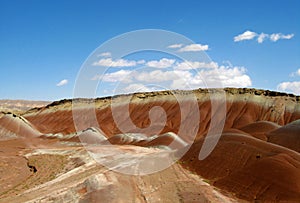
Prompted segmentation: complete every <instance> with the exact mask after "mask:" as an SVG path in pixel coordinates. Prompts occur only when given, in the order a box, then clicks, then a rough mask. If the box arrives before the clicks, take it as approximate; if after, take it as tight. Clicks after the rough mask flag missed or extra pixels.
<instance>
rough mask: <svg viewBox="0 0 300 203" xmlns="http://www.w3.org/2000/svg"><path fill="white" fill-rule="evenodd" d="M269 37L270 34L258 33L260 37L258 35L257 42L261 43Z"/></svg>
mask: <svg viewBox="0 0 300 203" xmlns="http://www.w3.org/2000/svg"><path fill="white" fill-rule="evenodd" d="M267 37H269V35H268V34H265V33H261V34H260V35H258V37H257V42H258V43H260V44H261V43H263V42H264V40H265V39H266V38H267Z"/></svg>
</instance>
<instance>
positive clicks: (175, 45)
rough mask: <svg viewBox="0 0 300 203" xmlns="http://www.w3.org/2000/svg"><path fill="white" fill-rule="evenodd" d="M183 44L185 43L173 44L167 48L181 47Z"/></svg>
mask: <svg viewBox="0 0 300 203" xmlns="http://www.w3.org/2000/svg"><path fill="white" fill-rule="evenodd" d="M182 46H183V44H172V45H170V46H168V47H167V48H170V49H179V48H181V47H182Z"/></svg>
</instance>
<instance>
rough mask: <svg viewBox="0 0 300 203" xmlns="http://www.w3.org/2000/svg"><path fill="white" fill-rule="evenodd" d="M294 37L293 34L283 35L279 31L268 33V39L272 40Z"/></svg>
mask: <svg viewBox="0 0 300 203" xmlns="http://www.w3.org/2000/svg"><path fill="white" fill-rule="evenodd" d="M293 37H294V34H288V35H284V34H281V33H274V34H271V35H270V40H271V41H273V42H276V41H278V40H280V39H292V38H293Z"/></svg>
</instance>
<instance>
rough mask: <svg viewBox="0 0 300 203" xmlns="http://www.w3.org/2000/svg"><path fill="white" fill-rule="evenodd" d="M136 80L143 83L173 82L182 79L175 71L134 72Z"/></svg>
mask: <svg viewBox="0 0 300 203" xmlns="http://www.w3.org/2000/svg"><path fill="white" fill-rule="evenodd" d="M133 77H134V79H136V80H137V81H141V82H156V83H157V82H164V81H171V80H174V79H177V78H179V77H180V75H178V74H177V73H176V72H175V71H161V70H154V71H149V72H146V71H143V72H137V71H136V72H134V74H133Z"/></svg>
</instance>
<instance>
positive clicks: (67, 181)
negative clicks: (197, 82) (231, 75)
mask: <svg viewBox="0 0 300 203" xmlns="http://www.w3.org/2000/svg"><path fill="white" fill-rule="evenodd" d="M216 92H218V91H216ZM176 94H178V95H183V96H184V97H185V98H187V99H185V100H183V101H182V103H178V101H177V100H176V99H175V97H174V95H173V94H172V92H168V91H164V92H153V93H137V94H134V95H121V96H116V97H113V98H102V99H96V100H95V101H93V100H88V99H77V100H76V102H77V103H76V106H75V107H74V106H73V108H72V101H71V100H62V101H58V102H54V103H52V104H49V105H47V106H44V107H39V108H34V109H31V110H29V111H27V112H25V113H22V114H21V115H22V117H20V116H19V115H15V114H10V113H2V114H1V115H0V156H1V159H0V160H1V161H0V178H1V181H0V202H25V201H29V202H51V201H55V202H57V201H60V202H93V201H94V202H300V154H299V152H300V138H299V136H300V127H299V126H300V122H299V121H300V102H299V97H296V96H294V95H288V94H284V93H278V92H270V91H264V90H255V89H225V96H226V103H225V107H226V109H225V110H226V118H225V125H224V128H223V133H222V136H221V139H220V140H219V141H218V143H217V146H216V148H215V149H214V150H213V151H212V153H211V154H210V155H209V156H208V157H207V158H205V159H204V160H199V159H198V156H199V151H200V149H201V147H202V145H203V141H204V139H205V137H206V136H207V133H208V132H210V130H211V129H210V124H211V122H212V120H211V116H212V110H211V105H212V104H211V100H210V95H209V94H208V92H207V90H195V91H177V92H176ZM190 94H193V95H196V98H197V102H196V104H197V109H198V110H199V112H200V114H199V115H197V114H196V111H195V109H193V108H192V106H193V105H192V104H193V103H192V101H191V100H189V95H190ZM128 98H129V99H130V105H129V110H128V108H127V107H126V105H125V104H124V101H126V99H128ZM218 98H220V97H218ZM111 103H114V104H117V105H116V109H114V110H115V111H114V113H115V114H114V116H115V117H114V116H113V114H112V109H111ZM73 104H74V103H73ZM91 104H92V105H91ZM93 105H95V109H93V108H91V107H93ZM158 106H159V107H161V109H163V110H164V112H165V113H162V112H158V111H155V112H154V113H153V112H152V113H151V111H150V110H151V109H152V110H153V109H154V107H156V108H157V107H158ZM180 107H181V108H180ZM182 111H184V112H187V114H186V115H184V114H182V113H181V112H182ZM218 111H221V109H220V108H219V109H218ZM74 112H76V114H74V115H73V113H74ZM89 112H92V113H94V112H95V115H96V117H95V118H96V121H95V122H93V119H92V117H91V116H90V114H89ZM128 112H129V115H130V119H131V121H132V123H133V124H135V126H136V127H132V126H131V125H130V123H129V119H128V118H127V117H126V115H127V113H128ZM91 115H92V114H91ZM213 115H217V114H216V113H214V114H213ZM73 116H77V117H76V118H77V119H78V120H77V119H76V121H77V123H76V127H75V124H74V117H73ZM150 117H151V118H152V119H153V120H152V123H151V122H150ZM116 118H117V119H118V121H119V122H118V123H116V122H115V119H116ZM164 118H166V123H165V124H164V122H163V120H164ZM192 121H197V124H199V128H198V127H197V126H196V125H191V124H190V123H193V122H192ZM215 121H216V124H217V125H216V126H222V118H219V117H216V120H215ZM182 126H184V127H186V128H185V130H184V132H182V131H180V129H181V127H182ZM76 129H77V130H76ZM194 136H195V139H194ZM214 138H216V137H214V136H213V137H210V139H214ZM80 139H81V141H82V142H83V143H85V146H89V145H92V146H95V145H94V144H95V143H97V144H98V145H97V146H100V147H98V148H97V150H98V152H99V153H100V154H101V153H102V152H103V153H104V152H112V155H111V157H104V159H105V161H110V160H111V159H113V158H114V156H117V154H115V155H114V150H115V149H116V148H113V146H115V147H117V148H119V149H122V150H124V152H126V151H127V152H130V153H134V154H136V155H137V156H141V157H145V156H147V154H149V155H150V154H151V153H156V152H161V153H168V154H170V155H172V156H175V157H176V155H178V154H180V152H182V151H184V150H187V153H185V154H184V156H183V157H182V158H180V157H179V158H180V159H179V160H178V161H177V162H176V163H174V164H173V165H172V166H171V167H169V168H167V169H165V170H163V171H160V172H157V173H154V174H151V175H146V176H130V175H122V174H120V173H117V172H115V171H113V170H110V169H109V168H106V167H105V166H103V165H101V164H100V165H99V164H97V163H96V162H95V161H94V160H93V159H92V158H91V157H90V156H89V154H88V153H86V151H85V149H84V148H83V146H82V145H81V143H80ZM171 143H172V145H170V144H171ZM110 144H113V145H110ZM116 153H117V152H116ZM118 156H119V154H118ZM121 159H123V161H125V162H126V157H125V156H124V157H123V158H122V156H121ZM128 163H129V162H128ZM118 167H125V166H124V165H122V164H120V165H119V166H118Z"/></svg>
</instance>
